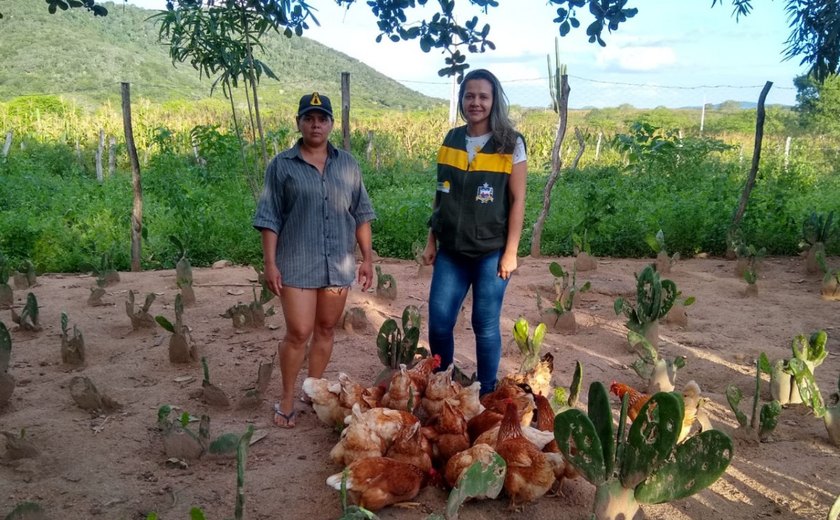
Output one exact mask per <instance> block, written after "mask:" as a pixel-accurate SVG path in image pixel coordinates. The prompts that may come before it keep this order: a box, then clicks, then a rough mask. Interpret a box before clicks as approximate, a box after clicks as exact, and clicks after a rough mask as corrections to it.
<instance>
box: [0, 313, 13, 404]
mask: <svg viewBox="0 0 840 520" xmlns="http://www.w3.org/2000/svg"><path fill="white" fill-rule="evenodd" d="M11 358H12V336H11V334H9V329H7V328H6V325H5V324H4V323H3V322H2V321H0V407H3V405H5V404H6V403H7V402H9V399H10V398H11V397H12V392H14V391H15V379H14V378H13V377H12V375H11V374H9V363H10V362H11Z"/></svg>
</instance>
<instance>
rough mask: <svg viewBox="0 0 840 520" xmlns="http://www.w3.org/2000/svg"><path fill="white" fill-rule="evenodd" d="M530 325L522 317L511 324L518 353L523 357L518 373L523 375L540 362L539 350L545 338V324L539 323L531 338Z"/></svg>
mask: <svg viewBox="0 0 840 520" xmlns="http://www.w3.org/2000/svg"><path fill="white" fill-rule="evenodd" d="M529 329H530V325H529V324H528V320H526V319H525V318H524V317H521V316H520V317H519V319H518V320H516V323H514V324H513V339H514V340H515V341H516V345H517V346H518V347H519V352H520V353H521V354H522V355H523V356H524V357H523V358H522V363H521V364H520V365H519V373H520V374H525V373H527V372H529V371H531V370H533V369H534V367H536V366H537V363H539V362H540V348H542V342H543V339H544V338H545V323H540V324H539V325H537V327H536V328H535V329H534V334H533V336H532V335H531V333H530V330H529Z"/></svg>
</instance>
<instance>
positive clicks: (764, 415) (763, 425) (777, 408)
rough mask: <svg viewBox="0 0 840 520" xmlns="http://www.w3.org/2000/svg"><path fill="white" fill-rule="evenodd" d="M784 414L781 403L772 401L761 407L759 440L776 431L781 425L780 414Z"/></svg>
mask: <svg viewBox="0 0 840 520" xmlns="http://www.w3.org/2000/svg"><path fill="white" fill-rule="evenodd" d="M780 413H782V405H781V403H779V401H771V402H769V403H767V404H765V405H764V406H762V407H761V414H760V416H759V429H758V438H759V439H762V440H763V439H764V438H766V437H767V436H768V435H770V434H771V433H772V432H773V430H775V429H776V425H777V424H779V414H780Z"/></svg>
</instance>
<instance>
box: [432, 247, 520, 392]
mask: <svg viewBox="0 0 840 520" xmlns="http://www.w3.org/2000/svg"><path fill="white" fill-rule="evenodd" d="M501 257H502V250H501V249H500V250H497V251H493V252H492V253H488V254H486V255H484V256H482V257H480V258H467V257H464V256H461V255H459V254H457V253H452V252H449V251H446V250H443V249H441V250H439V251H438V252H437V257H436V258H435V267H434V274H433V275H432V288H431V291H430V293H429V347H431V350H432V354H437V355H439V356H440V360H441V364H440V368H441V369H445V368H446V367H448V366H449V365H450V364H451V363H452V357H453V354H454V351H455V340H454V334H453V331H454V329H455V322H456V320H457V319H458V313H459V311H460V310H461V305H462V304H463V303H464V298H465V297H466V295H467V290H469V288H470V287H472V291H473V308H472V327H473V332H475V354H476V361H477V364H478V380H479V381H480V382H481V393H482V394H485V393H487V392H491V391H493V389H494V388H495V386H496V373H497V372H498V370H499V360H500V358H501V355H502V334H501V331H500V327H499V319H500V317H501V312H502V300H503V299H504V297H505V289H506V288H507V284H508V280H502V279H501V278H500V277H499V275H498V272H499V260H500V259H501Z"/></svg>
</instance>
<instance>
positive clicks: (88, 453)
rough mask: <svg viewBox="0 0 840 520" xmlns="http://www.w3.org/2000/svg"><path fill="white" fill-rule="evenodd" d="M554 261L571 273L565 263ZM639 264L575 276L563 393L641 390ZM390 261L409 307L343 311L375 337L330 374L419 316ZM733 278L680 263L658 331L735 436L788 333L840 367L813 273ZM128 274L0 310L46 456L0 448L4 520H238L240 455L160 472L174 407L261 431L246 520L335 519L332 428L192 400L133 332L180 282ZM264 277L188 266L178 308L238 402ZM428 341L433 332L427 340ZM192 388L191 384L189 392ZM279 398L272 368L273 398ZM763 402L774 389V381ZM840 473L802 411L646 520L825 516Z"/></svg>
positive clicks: (791, 267) (357, 367)
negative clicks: (66, 359)
mask: <svg viewBox="0 0 840 520" xmlns="http://www.w3.org/2000/svg"><path fill="white" fill-rule="evenodd" d="M551 260H552V259H540V260H533V259H525V260H524V261H523V264H522V266H521V268H520V270H519V272H518V273H517V275H516V276H515V277H514V278H513V280H512V282H511V285H510V287H509V290H508V295H507V298H506V301H505V306H504V310H503V319H502V331H503V338H504V341H505V348H504V354H505V356H504V359H503V362H502V372H508V371H513V370H515V369H516V368H517V367H518V364H519V361H520V358H519V353H518V350H517V349H516V346H515V345H514V344H513V342H512V337H511V333H510V331H511V329H512V327H513V323H514V321H515V320H516V318H517V317H518V316H520V315H524V316H526V317H527V318H528V319H529V320H530V321H531V323H532V324H534V323H536V321H537V320H538V313H537V306H536V297H535V294H536V292H537V291H540V292H541V293H542V294H543V295H544V296H545V297H550V296H551V292H550V291H551V284H552V278H551V276H550V274H549V272H548V267H547V266H548V263H549V262H550V261H551ZM559 260H560V262H561V263H563V264H564V265H565V266H566V267H570V265H571V261H570V259H568V258H566V259H559ZM644 263H645V262H644V261H642V260H624V259H601V261H600V264H599V267H598V270H597V271H593V272H587V273H579V274H578V281H579V283H583V282H584V281H587V280H589V281H591V282H592V287H593V290H592V291H591V292H589V293H585V294H584V295H583V297H582V300H581V302H580V306H579V316H578V320H579V324H580V330H579V332H578V333H577V334H576V335H560V334H557V333H550V334H548V336H547V338H546V341H545V346H544V349H547V350H550V351H552V352H553V353H554V355H555V373H554V383H555V384H556V385H564V386H568V384H569V382H570V379H571V374H572V371H573V369H574V363H575V360H580V361H581V362H582V363H583V365H584V388H586V387H587V386H588V385H589V383H590V382H591V381H593V380H596V379H597V380H600V381H603V382H606V383H609V382H611V381H613V380H619V381H623V382H626V383H628V384H631V385H634V386H637V387H640V386H641V384H640V380H639V378H638V376H636V374H635V373H634V372H633V371H632V369H630V368H629V363H631V362H632V361H633V359H634V356H633V355H632V354H630V353H628V352H627V350H626V349H625V347H624V344H625V339H624V335H625V329H624V326H623V320H622V319H620V318H619V317H617V316H616V315H615V313H614V312H613V301H614V299H615V298H616V297H617V296H619V295H627V296H632V295H633V292H634V278H633V272H634V271H638V270H640V269H641V268H642V267H643V265H644ZM834 263H835V264H836V263H837V261H836V259H835V261H834ZM381 266H382V269H383V272H386V273H390V274H392V275H394V276H395V277H396V279H397V283H398V285H399V287H398V292H399V297H398V299H397V300H396V301H393V302H385V301H380V300H378V299H377V298H376V297H375V296H374V295H373V294H363V293H361V292H359V291H353V292H351V297H350V302H349V304H348V306H360V307H363V308H365V309H366V311H367V315H368V318H369V320H370V321H371V323H372V327H371V328H370V329H369V330H368V331H367V332H364V333H353V332H346V331H344V330H341V331H339V332H338V335H337V340H336V345H335V352H334V356H333V361H332V362H331V364H330V367H329V368H328V372H327V374H326V376H327V377H328V378H331V379H336V378H337V374H338V372H339V371H343V372H347V373H348V374H350V375H351V376H352V377H353V378H354V379H356V380H359V381H365V382H369V381H372V380H373V379H374V377H375V376H376V374H377V373H378V372H379V371H380V368H381V367H380V363H379V361H378V359H377V357H376V351H375V335H376V330H377V329H378V327H379V325H380V324H381V323H382V321H383V320H384V319H385V318H386V317H387V316H394V317H398V316H399V315H400V314H401V313H402V310H403V308H404V307H405V306H406V305H408V304H414V305H418V306H419V307H420V308H421V310H422V311H424V313H425V299H426V298H427V296H428V284H429V280H428V277H424V276H419V275H418V270H417V266H416V264H414V263H412V262H405V261H392V260H387V259H383V260H382V261H381ZM733 270H734V263H731V262H727V261H725V260H721V259H693V260H686V261H682V262H679V263H678V264H677V265H676V266H675V267H674V270H673V272H672V273H671V275H670V278H672V279H673V280H674V281H675V282H676V283H677V285H678V287H679V289H680V290H681V291H682V292H683V294H684V295H693V296H695V297H696V298H697V303H696V304H695V305H694V306H692V307H690V308H689V319H690V322H689V326H688V327H687V328H686V329H680V328H675V327H671V326H662V328H661V330H660V334H661V339H662V346H661V352H662V353H663V354H664V355H666V356H669V357H672V356H675V355H685V356H687V358H688V362H687V366H686V367H685V368H684V369H683V371H682V372H680V375H679V378H678V386H679V384H680V382H683V383H684V382H685V381H688V380H689V379H695V380H696V381H697V382H698V383H699V384H700V386H701V387H702V389H703V391H704V393H705V395H707V396H708V397H710V398H711V399H712V402H713V403H712V405H711V412H712V421H713V424H715V426H716V427H718V428H721V429H724V430H725V431H731V428H732V427H733V425H734V418H733V416H732V414H731V412H730V411H729V409H728V407H727V406H726V401H725V398H724V395H723V394H724V388H725V387H726V385H727V384H729V383H735V384H737V385H738V386H740V387H741V388H742V389H743V390H744V393H745V394H746V395H752V390H750V388H751V386H750V385H751V381H752V377H753V376H752V374H753V373H754V372H753V369H752V366H753V365H752V363H753V362H754V359H755V358H756V356H757V355H758V354H759V352H761V351H764V352H766V353H767V354H768V356H769V357H770V358H771V359H777V358H781V357H789V355H790V341H791V338H792V337H793V336H794V335H795V334H798V333H809V332H811V331H813V330H816V329H818V328H825V329H827V330H828V333H829V349H830V351H831V353H830V355H829V357H828V358H827V359H826V361H825V363H824V364H823V365H822V366H821V367H820V368H819V369H818V370H817V381H818V383H819V385H820V387H821V388H822V389H823V393H824V394H825V395H827V394H828V393H830V391H831V389H833V388H834V385H835V384H836V381H837V376H838V373H840V330H838V325H840V303H838V302H824V301H822V300H821V299H820V298H819V295H818V293H819V283H818V279H816V278H814V277H808V276H806V275H804V269H803V261H802V260H801V259H799V258H772V259H767V260H766V261H765V266H764V269H763V272H762V274H761V278H760V280H759V282H758V283H759V286H760V294H759V296H758V297H757V298H744V297H743V296H742V291H743V289H744V287H745V283H744V282H743V281H742V280H740V279H738V278H736V277H735V276H734V275H733ZM121 278H122V280H121V282H120V283H118V284H117V285H114V286H112V287H110V288H108V292H107V294H106V295H105V297H104V298H103V300H104V301H106V302H109V303H111V305H108V306H104V307H89V306H86V304H85V302H86V300H87V298H88V295H89V288H90V287H92V286H93V279H92V278H91V277H90V276H81V275H58V274H54V275H44V276H40V277H39V278H38V281H39V283H40V285H38V286H37V287H35V288H34V289H32V292H34V294H35V295H36V296H37V297H38V301H39V304H40V307H41V309H40V311H41V323H42V324H43V330H42V331H41V332H37V333H31V332H24V331H18V330H14V329H13V328H12V326H11V325H12V323H11V319H10V317H9V311H2V313H0V319H1V320H2V321H3V322H4V323H6V324H7V325H8V326H9V327H10V329H13V330H12V340H13V351H12V364H11V373H12V374H13V375H14V377H15V378H16V379H17V385H18V386H17V389H16V390H15V393H14V395H13V396H12V399H11V402H10V404H9V405H8V406H6V407H5V409H3V410H0V430H3V431H7V432H19V431H20V430H21V429H24V428H25V429H26V438H27V439H30V440H31V441H32V442H33V443H34V444H35V445H36V446H37V447H38V448H39V450H40V455H39V456H37V457H36V458H31V459H22V460H16V461H10V460H8V457H7V456H8V454H7V453H4V452H3V448H2V443H0V514H2V515H5V514H6V513H8V512H9V511H10V510H11V509H12V507H13V506H14V505H15V504H17V503H18V502H21V501H27V500H28V501H37V502H40V503H41V504H42V505H43V506H44V507H45V509H46V510H47V512H48V513H49V517H50V518H54V519H58V518H66V519H76V518H78V519H82V518H108V519H111V518H115V519H116V518H119V519H141V518H145V515H146V513H147V512H149V511H157V512H158V513H159V514H160V515H161V517H162V518H165V519H171V520H175V519H186V518H188V517H189V515H188V511H189V509H190V507H192V506H201V507H202V508H203V509H204V510H205V511H206V512H207V514H208V518H211V519H217V518H227V517H231V516H232V514H233V504H234V496H235V481H236V471H235V463H234V461H233V460H232V459H231V458H230V457H218V456H206V457H204V458H202V459H201V460H199V461H195V462H191V463H189V465H188V466H187V467H186V468H181V467H174V466H171V465H170V464H167V462H166V456H165V455H164V452H163V447H162V441H161V438H160V435H159V433H158V430H157V428H156V412H157V409H158V407H159V406H160V405H162V404H166V403H168V404H171V405H173V406H175V407H177V412H178V413H180V412H182V411H189V412H190V413H192V414H193V415H201V414H202V413H209V414H210V415H211V417H212V424H211V434H212V435H213V436H216V435H218V434H221V433H226V432H233V433H242V432H244V431H245V429H246V427H247V425H248V424H253V425H254V426H255V428H256V429H257V431H264V432H266V433H267V436H266V437H265V438H263V439H262V440H260V441H259V442H257V443H255V444H254V445H253V446H252V447H251V449H250V452H249V456H248V466H247V473H246V496H247V502H246V518H251V519H277V518H290V519H291V518H312V519H316V518H317V519H322V518H323V519H328V518H337V517H338V516H339V498H338V494H337V493H336V492H335V491H334V490H332V489H330V488H328V487H327V486H326V485H325V480H326V478H327V476H329V475H330V474H332V473H335V472H337V471H339V470H340V468H338V467H336V466H334V465H333V464H332V463H331V462H330V460H329V457H328V454H329V450H330V449H331V448H332V446H333V445H334V444H335V442H336V441H337V439H338V434H337V433H336V432H334V431H332V430H330V429H329V428H327V427H325V426H324V425H322V424H320V423H319V422H318V420H317V418H316V417H315V415H314V413H312V411H311V410H309V409H307V407H306V406H305V405H303V404H300V416H299V418H298V423H297V428H295V429H294V430H281V429H278V428H275V427H272V426H270V418H271V415H270V411H269V410H270V403H269V401H264V402H263V403H262V404H261V405H260V406H259V407H258V408H256V409H253V410H235V409H231V410H211V409H209V408H208V407H207V405H205V404H204V403H202V402H201V400H200V399H198V398H196V397H191V396H194V395H196V392H197V391H198V390H199V389H200V388H201V379H202V373H201V366H200V364H199V363H193V364H189V365H173V364H171V363H170V362H169V360H168V355H167V344H168V333H166V332H164V331H163V329H162V328H160V327H157V328H155V329H146V330H139V331H133V330H132V328H131V324H130V322H129V319H128V317H127V316H126V314H125V307H124V305H125V303H124V302H125V300H126V295H127V291H129V290H134V291H137V292H138V293H139V294H138V301H142V299H143V297H144V296H145V294H147V293H149V292H155V293H156V294H157V295H158V296H157V300H156V301H155V302H154V304H153V305H152V309H151V313H152V314H153V315H156V314H163V315H165V316H167V317H168V318H169V319H174V311H173V308H172V306H173V305H172V304H173V299H174V296H175V294H176V289H175V280H174V272H173V271H157V272H144V273H121ZM254 278H255V274H254V272H253V270H251V269H250V268H246V267H228V268H223V269H196V270H195V283H196V287H195V293H196V297H197V304H196V305H195V306H193V307H189V308H188V309H187V310H186V312H185V322H186V324H187V325H189V327H190V328H191V329H192V337H193V339H194V340H195V341H196V343H197V344H198V346H199V348H200V349H201V354H202V355H204V356H206V357H207V359H208V360H209V365H210V371H211V378H212V380H213V381H214V382H215V383H216V384H217V385H218V386H220V387H221V388H223V389H224V390H225V391H226V392H227V394H228V395H230V396H232V397H233V398H234V399H236V398H238V397H239V396H240V395H242V394H243V393H244V390H245V389H246V388H248V387H250V386H253V384H254V381H255V380H256V373H257V367H258V364H259V363H260V362H265V361H267V360H269V359H271V357H272V355H273V354H274V352H275V350H276V345H277V340H278V339H279V338H281V337H282V335H283V329H284V326H283V318H282V316H281V315H279V314H278V315H275V316H273V317H270V318H268V320H267V324H266V327H265V328H262V329H260V330H248V329H234V328H233V327H232V322H231V320H230V319H226V318H222V317H221V316H220V314H221V313H223V312H225V310H226V309H227V308H228V307H230V306H232V305H234V304H235V303H237V302H240V301H242V302H248V301H250V299H251V288H250V287H249V286H248V284H249V280H253V279H254ZM25 296H26V291H16V292H15V297H16V304H17V305H22V304H23V302H24V301H25ZM274 303H276V302H272V304H274ZM62 311H65V312H67V313H68V315H69V318H70V324H71V327H72V325H73V324H75V325H77V326H78V327H79V329H81V330H82V331H83V333H84V338H85V342H86V345H87V363H86V365H85V367H84V368H82V369H76V370H73V369H70V368H69V367H67V366H66V365H63V364H62V363H61V357H60V353H59V346H60V343H61V340H60V337H59V333H60V326H59V323H60V320H59V317H60V314H61V312H62ZM278 311H279V309H278ZM468 315H469V311H468V310H467V311H465V312H464V316H462V317H461V318H460V320H459V324H458V326H457V329H456V330H457V339H456V345H457V347H456V358H457V363H458V364H459V365H460V366H463V367H464V368H466V370H467V372H468V373H471V372H472V370H473V368H474V365H473V359H474V352H473V349H474V347H473V345H474V343H473V340H472V331H471V330H470V329H469V320H468V317H469V316H468ZM425 332H426V328H425V326H424V328H423V339H422V340H421V342H422V343H425ZM77 375H84V376H87V377H89V378H90V379H91V380H92V381H93V382H94V383H95V384H96V386H97V387H98V388H99V389H100V390H101V391H102V392H104V393H106V394H108V395H109V396H111V397H112V398H114V399H115V400H116V401H118V402H119V403H121V404H122V405H123V409H122V411H121V412H115V413H111V414H107V415H90V414H89V413H88V412H85V411H83V410H81V409H80V408H78V407H77V406H76V405H75V404H74V402H73V400H72V398H71V396H70V391H69V383H70V380H71V379H72V378H73V377H74V376H77ZM185 376H192V378H193V379H192V380H191V381H186V382H185V381H184V377H185ZM278 391H279V378H278V372H277V371H276V370H275V374H274V377H273V379H272V381H271V385H270V394H271V396H272V398H271V401H272V402H273V400H274V397H273V396H275V395H276V393H277V392H278ZM763 391H764V393H765V394H769V390H768V389H767V386H766V385H764V386H763ZM584 400H585V392H584ZM838 475H840V448H837V447H833V446H831V445H830V444H829V443H828V440H827V436H826V432H825V429H824V427H823V425H822V421H820V420H817V419H815V418H814V417H812V416H810V415H809V414H808V413H807V412H806V411H805V410H804V409H802V408H801V407H799V408H796V407H793V408H789V409H786V410H784V411H783V412H782V415H781V418H780V422H779V427H778V428H777V430H776V432H775V433H774V434H773V436H772V438H771V439H770V441H769V442H767V443H763V444H761V445H758V444H752V443H749V442H745V441H736V457H735V460H734V461H733V463H732V465H731V466H730V468H729V469H728V471H727V473H726V474H725V475H724V477H723V478H722V479H721V480H719V481H718V482H717V483H716V484H715V485H714V486H713V487H712V488H711V489H708V490H706V491H704V492H701V493H700V494H698V495H695V496H694V497H692V498H689V499H685V500H680V501H678V502H676V503H673V504H670V505H660V506H645V507H644V510H645V512H646V513H647V515H648V517H649V518H658V519H669V520H681V519H702V520H713V519H740V518H759V517H770V518H780V519H782V518H784V519H787V518H791V519H793V518H811V519H823V518H825V516H826V513H827V511H828V507H829V505H830V504H831V503H832V502H833V500H834V497H836V496H837V495H838V494H839V493H840V479H838ZM563 490H564V495H565V496H561V497H559V498H542V499H540V500H539V501H538V502H537V503H535V504H531V505H529V506H528V507H526V508H525V511H524V512H523V513H519V514H509V513H507V512H506V507H507V501H506V500H501V499H500V500H496V501H491V502H482V503H471V504H467V505H466V506H465V507H464V508H463V513H462V515H461V518H463V519H466V520H470V519H479V518H500V517H508V516H510V517H513V518H528V519H529V520H538V519H555V518H572V519H575V518H588V511H589V508H590V507H591V501H592V497H593V491H594V488H593V487H592V486H591V485H590V484H589V483H587V482H585V481H583V480H580V479H579V480H577V481H573V482H567V483H566V484H565V485H564V488H563ZM445 498H446V494H445V492H444V491H442V490H439V489H434V488H427V489H425V490H424V491H423V492H422V493H421V494H420V496H419V497H418V498H417V500H416V505H415V506H413V507H411V508H407V509H404V508H388V509H386V510H383V511H382V512H381V513H380V517H381V518H383V519H423V518H425V517H426V516H427V515H428V514H429V513H432V512H438V513H442V511H443V505H444V503H445Z"/></svg>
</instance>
